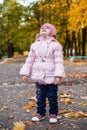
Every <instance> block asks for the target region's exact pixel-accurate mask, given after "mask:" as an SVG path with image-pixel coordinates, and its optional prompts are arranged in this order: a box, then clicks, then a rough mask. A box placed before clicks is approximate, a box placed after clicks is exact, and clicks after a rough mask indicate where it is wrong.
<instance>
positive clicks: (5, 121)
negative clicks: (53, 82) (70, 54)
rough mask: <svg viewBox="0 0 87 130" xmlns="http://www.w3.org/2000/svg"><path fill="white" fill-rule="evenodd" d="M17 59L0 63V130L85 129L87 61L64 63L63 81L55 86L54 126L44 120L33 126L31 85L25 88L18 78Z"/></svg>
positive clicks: (33, 111)
mask: <svg viewBox="0 0 87 130" xmlns="http://www.w3.org/2000/svg"><path fill="white" fill-rule="evenodd" d="M24 60H25V58H24V59H22V58H21V57H19V58H13V59H10V60H8V61H6V62H3V63H2V61H1V64H0V130H57V129H58V130H87V62H76V63H69V62H68V61H65V71H66V75H67V76H66V78H65V79H64V80H62V83H61V84H60V85H59V91H58V101H59V115H58V122H57V123H56V124H50V123H49V102H48V100H47V103H46V104H47V107H46V109H47V113H46V119H45V120H43V121H41V122H37V123H33V122H32V121H31V118H32V116H34V115H35V112H36V98H35V85H34V84H33V83H32V81H30V83H29V84H28V85H25V84H23V83H22V81H21V77H20V76H19V70H20V68H21V66H22V65H23V63H24Z"/></svg>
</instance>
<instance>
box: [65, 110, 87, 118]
mask: <svg viewBox="0 0 87 130" xmlns="http://www.w3.org/2000/svg"><path fill="white" fill-rule="evenodd" d="M64 116H65V117H73V118H79V117H87V113H84V112H82V111H78V112H76V113H74V112H70V113H66V114H64Z"/></svg>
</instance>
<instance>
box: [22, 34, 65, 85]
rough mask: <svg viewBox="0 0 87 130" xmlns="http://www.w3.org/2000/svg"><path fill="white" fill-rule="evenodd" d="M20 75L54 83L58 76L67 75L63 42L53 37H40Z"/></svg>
mask: <svg viewBox="0 0 87 130" xmlns="http://www.w3.org/2000/svg"><path fill="white" fill-rule="evenodd" d="M20 75H26V76H30V77H31V79H32V80H33V81H34V82H38V83H41V84H52V83H54V79H55V77H56V76H59V77H65V71H64V61H63V53H62V46H61V44H60V43H59V42H58V41H57V40H55V39H54V38H53V37H49V36H48V37H46V38H41V37H40V38H39V39H38V40H36V41H35V42H34V43H33V44H32V45H31V48H30V52H29V55H28V57H27V59H26V62H25V64H24V65H23V66H22V68H21V70H20Z"/></svg>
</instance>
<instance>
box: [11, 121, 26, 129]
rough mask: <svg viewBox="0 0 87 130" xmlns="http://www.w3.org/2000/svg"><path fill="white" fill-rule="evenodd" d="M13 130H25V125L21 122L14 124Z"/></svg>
mask: <svg viewBox="0 0 87 130" xmlns="http://www.w3.org/2000/svg"><path fill="white" fill-rule="evenodd" d="M13 130H25V124H24V123H23V122H21V121H20V122H15V123H14V127H13Z"/></svg>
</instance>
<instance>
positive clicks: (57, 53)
mask: <svg viewBox="0 0 87 130" xmlns="http://www.w3.org/2000/svg"><path fill="white" fill-rule="evenodd" d="M62 48H63V47H62V45H61V44H60V43H59V42H58V43H57V42H56V44H55V48H54V62H55V71H54V76H55V77H56V76H58V77H65V71H64V60H63V51H62Z"/></svg>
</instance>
